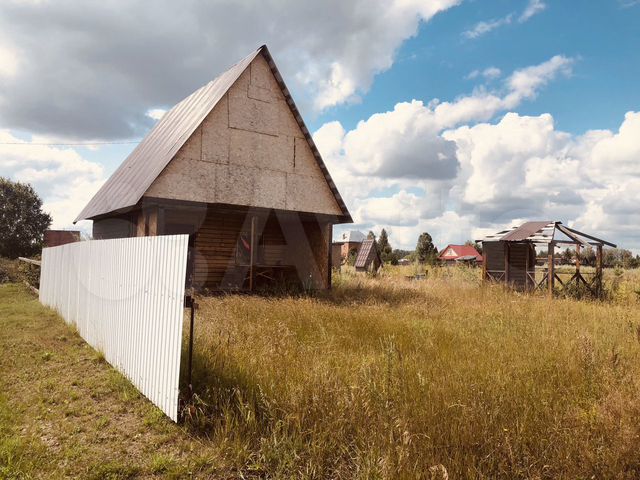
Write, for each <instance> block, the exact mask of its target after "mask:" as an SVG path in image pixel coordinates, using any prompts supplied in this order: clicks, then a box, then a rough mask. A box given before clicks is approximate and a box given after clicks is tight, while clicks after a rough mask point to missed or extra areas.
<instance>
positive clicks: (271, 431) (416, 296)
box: [192, 267, 640, 479]
mask: <svg viewBox="0 0 640 480" xmlns="http://www.w3.org/2000/svg"><path fill="white" fill-rule="evenodd" d="M411 268H412V267H405V268H404V269H403V268H387V270H386V272H385V273H384V274H383V275H382V276H380V277H378V278H369V277H366V276H356V275H354V274H352V273H343V274H341V275H338V276H335V275H334V289H333V291H331V292H330V293H326V294H319V295H316V296H312V297H304V296H301V297H285V298H261V297H255V296H253V297H249V296H237V295H234V296H223V297H213V298H203V299H201V300H200V305H201V308H200V310H199V311H198V317H197V321H196V336H195V353H194V355H195V358H194V389H195V391H196V393H198V395H199V397H200V399H201V401H202V402H203V403H201V404H200V405H199V407H198V409H197V411H196V414H195V419H194V420H192V423H193V424H194V426H193V428H194V429H196V430H197V431H199V432H202V433H204V434H205V435H206V436H207V437H208V438H210V439H211V441H213V442H214V443H217V444H219V445H221V446H222V447H223V449H224V456H225V458H226V459H227V460H228V461H229V462H230V463H231V464H233V465H234V468H237V469H238V470H240V471H246V472H253V473H255V474H257V475H264V476H268V477H276V478H390V479H391V478H432V477H433V478H438V476H441V474H442V472H443V471H444V469H446V471H447V472H448V475H449V478H592V475H594V476H595V477H594V478H638V476H640V422H639V421H638V418H640V311H639V310H638V302H637V298H636V297H637V296H638V295H637V294H636V293H635V292H636V291H637V290H638V286H639V285H640V282H639V278H640V277H638V275H637V273H635V272H625V273H624V274H623V275H622V277H621V278H617V285H616V286H615V291H614V290H611V288H610V290H611V291H610V297H612V300H609V301H607V302H594V301H575V300H571V299H555V300H550V299H548V298H547V296H546V295H529V294H519V293H515V292H513V291H510V290H507V289H504V288H502V287H499V286H482V285H481V284H480V282H479V279H478V271H477V270H474V269H466V268H460V269H457V268H456V269H436V270H433V271H431V272H430V273H429V275H428V277H427V279H426V280H424V281H407V280H406V279H405V278H404V275H405V274H406V273H411V271H410V269H411ZM607 275H608V277H607V279H608V284H609V285H612V282H613V280H612V278H610V276H611V275H613V273H611V272H609V273H608V274H607ZM625 275H626V276H625ZM618 277H620V275H618ZM443 467H444V468H443Z"/></svg>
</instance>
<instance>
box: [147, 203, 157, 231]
mask: <svg viewBox="0 0 640 480" xmlns="http://www.w3.org/2000/svg"><path fill="white" fill-rule="evenodd" d="M147 235H148V236H150V237H155V236H157V235H158V208H157V207H153V208H151V209H150V210H149V211H148V212H147Z"/></svg>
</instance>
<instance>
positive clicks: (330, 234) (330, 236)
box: [325, 223, 333, 290]
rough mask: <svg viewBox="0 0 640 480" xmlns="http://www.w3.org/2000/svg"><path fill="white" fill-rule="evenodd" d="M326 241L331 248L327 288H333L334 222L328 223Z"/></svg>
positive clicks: (328, 256)
mask: <svg viewBox="0 0 640 480" xmlns="http://www.w3.org/2000/svg"><path fill="white" fill-rule="evenodd" d="M325 243H326V244H327V246H328V248H329V254H328V255H327V260H328V262H327V289H329V290H331V270H332V269H333V224H332V223H327V238H326V239H325Z"/></svg>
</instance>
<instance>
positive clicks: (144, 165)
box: [74, 45, 352, 223]
mask: <svg viewBox="0 0 640 480" xmlns="http://www.w3.org/2000/svg"><path fill="white" fill-rule="evenodd" d="M259 54H262V55H263V56H264V57H265V60H267V63H268V64H269V67H270V68H271V71H272V73H273V75H274V76H275V78H276V80H277V82H278V85H279V86H280V88H281V89H282V93H283V94H284V96H285V99H286V101H287V104H288V105H289V108H291V111H292V113H293V115H294V117H295V119H296V121H297V122H298V125H299V126H300V128H301V130H302V132H303V134H304V136H305V139H306V140H307V143H308V144H309V147H310V148H311V151H312V152H313V155H314V157H315V159H316V161H317V163H318V166H319V167H320V170H321V171H322V173H323V175H324V177H325V179H326V181H327V183H328V185H329V188H330V189H331V191H332V193H333V195H334V197H335V199H336V202H337V203H338V206H339V207H340V210H341V211H342V218H341V221H343V222H345V223H350V222H352V219H351V214H350V213H349V210H348V209H347V206H346V205H345V203H344V200H343V199H342V196H341V195H340V193H339V192H338V189H337V187H336V185H335V183H334V181H333V179H332V178H331V175H330V174H329V171H328V170H327V167H326V165H325V164H324V162H323V160H322V157H321V156H320V152H319V151H318V149H317V148H316V146H315V143H314V142H313V139H312V138H311V134H310V133H309V130H308V129H307V127H306V125H305V124H304V121H303V120H302V117H301V116H300V113H299V111H298V108H297V107H296V105H295V102H294V101H293V98H291V94H290V93H289V90H288V88H287V87H286V85H285V83H284V80H283V79H282V75H281V74H280V72H279V71H278V68H277V67H276V64H275V62H274V61H273V58H272V57H271V54H270V53H269V50H268V49H267V46H266V45H263V46H261V47H260V48H258V49H257V50H256V51H254V52H252V53H251V54H250V55H247V56H246V57H245V58H243V59H242V60H240V61H239V62H238V63H236V64H235V65H234V66H232V67H231V68H230V69H229V70H227V71H226V72H224V73H223V74H221V75H220V76H218V77H217V78H215V79H214V80H212V81H211V82H209V83H207V84H206V85H205V86H203V87H201V88H199V89H198V90H196V91H195V92H193V93H192V94H191V95H189V96H188V97H187V98H185V99H184V100H182V101H181V102H179V103H178V104H177V105H175V106H174V107H173V108H172V109H171V110H169V111H168V112H167V113H165V115H164V116H163V117H162V118H161V119H160V120H159V121H158V123H156V125H155V126H154V127H153V128H152V129H151V131H150V132H149V133H148V134H147V136H146V137H145V138H144V139H143V140H142V142H140V143H139V144H138V146H137V147H136V148H135V149H134V150H133V152H131V154H130V155H129V156H128V157H127V158H126V160H125V161H124V162H123V163H122V164H121V165H120V167H119V168H118V169H117V170H116V171H115V172H114V173H113V174H112V175H111V177H109V179H108V180H107V181H106V182H105V183H104V185H103V186H102V187H101V188H100V190H98V193H96V194H95V196H94V197H93V198H92V199H91V200H90V201H89V203H88V204H87V205H86V206H85V207H84V209H83V210H82V211H81V212H80V214H79V215H78V216H77V217H76V219H75V220H74V223H75V222H77V221H79V220H84V219H92V218H95V217H99V216H101V215H105V214H108V213H112V212H118V211H124V210H126V209H128V208H130V207H133V206H135V205H136V204H137V203H138V202H139V201H140V199H141V198H142V197H143V195H144V194H145V192H146V191H147V190H148V189H149V187H150V186H151V184H152V183H153V181H154V180H155V179H156V178H157V177H158V175H160V173H162V171H163V170H164V168H165V167H166V166H167V165H168V164H169V162H170V161H171V160H172V159H173V157H174V156H175V154H176V153H177V152H178V150H180V148H181V147H182V146H183V145H184V144H185V142H186V141H187V140H188V139H189V137H191V135H192V134H193V132H194V131H195V130H196V129H197V128H198V126H199V125H200V124H201V123H202V121H203V120H204V119H205V118H206V116H207V115H208V114H209V113H210V112H211V110H213V108H214V107H215V106H216V105H217V103H218V102H219V101H220V99H221V98H222V97H223V96H224V95H225V94H226V93H227V91H228V90H229V88H231V86H232V85H233V84H234V83H235V81H236V80H237V79H238V78H239V77H240V75H241V74H242V72H244V70H245V69H246V68H247V67H248V66H249V64H250V63H251V62H252V61H253V60H254V59H255V58H256V57H257V56H258V55H259Z"/></svg>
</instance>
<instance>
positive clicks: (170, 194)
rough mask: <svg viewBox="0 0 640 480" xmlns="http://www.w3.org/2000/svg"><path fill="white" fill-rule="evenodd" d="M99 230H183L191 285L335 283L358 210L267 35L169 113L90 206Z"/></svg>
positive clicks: (109, 233) (104, 234)
mask: <svg viewBox="0 0 640 480" xmlns="http://www.w3.org/2000/svg"><path fill="white" fill-rule="evenodd" d="M84 219H89V220H93V236H94V238H97V239H100V238H105V239H107V238H122V237H142V236H154V235H171V234H187V235H189V236H190V242H189V243H190V251H189V262H188V274H187V275H188V279H190V280H189V282H188V283H189V284H190V286H192V287H193V288H195V289H208V290H214V291H215V290H218V291H219V290H223V291H224V290H253V289H254V288H257V287H260V286H263V285H264V286H267V287H268V286H269V284H274V283H276V282H278V283H279V282H283V283H286V284H299V285H304V286H306V287H310V288H315V289H324V288H329V287H330V285H331V261H330V256H331V240H332V237H333V234H332V232H333V225H335V224H339V223H351V216H350V214H349V211H348V210H347V207H346V205H345V203H344V201H343V200H342V197H341V196H340V194H339V193H338V190H337V188H336V185H335V183H334V181H333V180H332V179H331V175H330V174H329V171H328V170H327V167H326V165H325V164H324V162H323V160H322V157H321V156H320V153H319V152H318V149H317V148H316V146H315V144H314V142H313V139H312V138H311V135H310V133H309V130H308V128H307V127H306V125H305V123H304V121H303V119H302V117H301V116H300V112H299V111H298V109H297V107H296V105H295V102H294V101H293V99H292V98H291V94H290V92H289V90H288V89H287V87H286V85H285V83H284V80H283V78H282V75H281V74H280V72H279V70H278V68H277V67H276V64H275V62H274V60H273V58H272V57H271V54H270V53H269V51H268V49H267V47H266V46H262V47H260V48H258V49H257V50H256V51H254V52H253V53H251V54H250V55H248V56H247V57H245V58H244V59H242V60H241V61H240V62H238V63H237V64H235V65H234V66H233V67H231V68H230V69H229V70H227V71H226V72H224V73H222V74H221V75H220V76H219V77H217V78H216V79H214V80H212V81H211V82H209V83H208V84H207V85H205V86H203V87H202V88H200V89H199V90H196V91H195V92H194V93H192V94H191V95H190V96H188V97H187V98H185V99H184V100H182V101H181V102H179V103H178V104H177V105H175V106H174V107H173V108H172V109H171V110H169V111H168V112H167V113H165V114H164V116H163V117H162V118H161V119H160V120H159V121H158V123H157V124H156V125H155V127H154V128H153V129H152V130H151V131H150V132H149V133H148V135H147V136H146V137H145V138H144V139H143V140H142V142H141V143H140V144H139V145H138V146H137V147H136V148H135V150H134V151H133V152H132V153H131V154H130V155H129V156H128V157H127V159H126V160H125V161H124V163H123V164H122V165H120V167H119V168H118V169H117V170H116V171H115V172H114V173H113V175H112V176H111V177H110V178H109V179H108V180H107V182H106V183H105V184H104V185H103V186H102V188H101V189H100V190H99V191H98V193H97V194H96V195H95V196H94V197H93V198H92V199H91V201H90V202H89V203H88V204H87V206H86V207H85V208H84V209H83V210H82V212H81V213H80V215H78V217H77V218H76V221H79V220H84Z"/></svg>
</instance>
